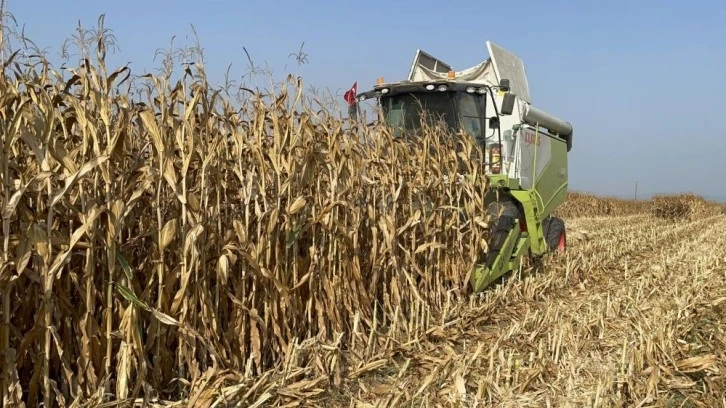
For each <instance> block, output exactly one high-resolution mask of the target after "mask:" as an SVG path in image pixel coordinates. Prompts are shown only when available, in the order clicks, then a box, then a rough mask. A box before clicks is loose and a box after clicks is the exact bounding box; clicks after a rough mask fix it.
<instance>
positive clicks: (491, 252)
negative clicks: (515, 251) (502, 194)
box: [485, 201, 522, 268]
mask: <svg viewBox="0 0 726 408" xmlns="http://www.w3.org/2000/svg"><path fill="white" fill-rule="evenodd" d="M487 214H488V215H490V216H491V218H490V227H489V242H488V246H489V248H488V250H487V253H486V257H485V262H486V265H487V267H488V268H491V267H492V266H493V265H494V261H495V260H496V259H497V256H499V252H500V251H501V249H502V245H504V240H505V239H506V238H507V235H508V234H509V231H511V230H512V228H513V227H514V221H515V220H516V219H521V218H522V216H521V212H520V211H519V209H518V208H517V206H516V205H515V204H514V203H512V202H510V201H500V202H496V203H492V204H490V205H489V207H488V208H487Z"/></svg>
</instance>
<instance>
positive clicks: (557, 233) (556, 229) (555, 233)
mask: <svg viewBox="0 0 726 408" xmlns="http://www.w3.org/2000/svg"><path fill="white" fill-rule="evenodd" d="M543 224H544V225H543V226H542V227H543V230H544V231H543V232H544V236H545V239H546V240H547V248H548V250H549V251H550V252H555V251H556V252H558V253H563V252H565V250H566V249H567V229H566V228H565V222H564V221H563V220H562V219H561V218H557V217H551V218H549V219H548V220H546V222H544V223H543Z"/></svg>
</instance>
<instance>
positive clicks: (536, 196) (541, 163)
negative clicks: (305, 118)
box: [346, 41, 572, 292]
mask: <svg viewBox="0 0 726 408" xmlns="http://www.w3.org/2000/svg"><path fill="white" fill-rule="evenodd" d="M486 44H487V49H488V51H489V58H488V59H487V60H485V61H483V62H482V63H480V64H478V65H475V66H473V67H471V68H469V69H466V70H463V71H454V70H453V69H452V67H451V66H450V65H448V64H445V63H443V62H442V61H440V60H438V59H436V58H434V57H432V56H431V55H429V54H427V53H425V52H423V51H421V50H418V51H417V52H416V56H415V58H414V61H413V65H412V66H411V70H410V72H409V75H408V80H406V81H400V82H393V83H385V82H384V81H383V78H379V79H378V81H377V85H376V86H375V87H374V88H373V89H372V90H370V91H368V92H363V93H360V94H357V95H355V91H354V90H352V92H351V93H349V94H348V95H346V96H347V98H346V99H348V100H349V103H350V104H351V108H352V109H353V110H355V109H356V108H357V105H358V102H362V101H365V100H373V99H374V100H375V101H376V102H377V106H378V111H379V119H380V120H381V121H382V122H384V123H385V124H386V125H389V126H391V127H393V128H394V129H399V130H402V131H404V132H405V131H414V132H415V131H416V130H417V129H420V127H421V120H420V118H421V114H422V113H423V112H422V108H423V110H424V111H425V114H426V115H431V114H433V115H434V116H438V115H442V116H443V119H444V122H445V123H446V124H447V126H448V127H449V128H450V129H451V130H453V131H458V130H459V129H462V128H463V130H465V131H467V132H468V133H470V134H472V135H473V137H474V138H475V139H476V140H477V141H478V143H479V145H480V146H481V147H482V148H483V149H484V151H485V152H486V154H485V157H486V159H485V161H486V163H485V166H484V170H485V176H486V177H487V178H488V180H489V183H490V186H491V187H490V191H489V193H488V195H487V198H486V202H487V203H488V206H487V212H488V214H489V215H491V221H490V231H491V234H490V241H489V243H488V246H489V249H488V251H487V254H486V256H485V257H483V259H481V260H480V261H479V262H477V266H476V268H475V269H474V271H472V276H471V286H472V289H473V291H474V292H481V291H482V290H484V289H485V288H486V287H488V286H489V285H490V284H491V283H492V282H494V281H495V280H497V279H498V278H499V277H501V276H503V275H504V274H506V273H508V272H510V271H513V270H516V269H518V268H519V266H520V264H521V261H522V258H523V257H524V256H525V254H529V255H530V256H531V257H533V258H539V257H541V256H543V255H544V254H546V253H547V252H550V251H560V252H561V251H564V250H565V246H566V231H565V224H564V222H563V221H562V219H560V218H556V217H553V216H552V213H553V212H554V210H555V209H556V208H557V207H558V206H559V205H561V204H562V203H563V202H564V201H565V199H566V196H567V186H568V182H567V180H568V173H567V170H568V168H567V154H568V153H569V151H570V149H571V148H572V125H570V123H568V122H566V121H564V120H562V119H559V118H557V117H555V116H553V115H550V114H548V113H546V112H544V111H542V110H540V109H538V108H536V107H534V106H533V105H532V100H531V98H530V95H529V85H528V83H527V77H526V75H525V71H524V64H523V62H522V60H521V59H520V58H519V57H518V56H516V55H514V54H512V53H510V52H508V51H507V50H505V49H503V48H501V47H499V46H497V45H495V44H493V43H492V42H490V41H487V43H486ZM353 95H355V99H353Z"/></svg>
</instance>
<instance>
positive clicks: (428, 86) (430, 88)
mask: <svg viewBox="0 0 726 408" xmlns="http://www.w3.org/2000/svg"><path fill="white" fill-rule="evenodd" d="M434 88H436V86H434V84H428V85H426V90H427V91H433V90H434Z"/></svg>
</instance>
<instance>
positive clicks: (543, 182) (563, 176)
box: [531, 132, 568, 220]
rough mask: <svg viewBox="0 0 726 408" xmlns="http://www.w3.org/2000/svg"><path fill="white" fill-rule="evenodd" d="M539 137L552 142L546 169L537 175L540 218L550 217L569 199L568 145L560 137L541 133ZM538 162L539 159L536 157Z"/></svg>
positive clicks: (536, 184)
mask: <svg viewBox="0 0 726 408" xmlns="http://www.w3.org/2000/svg"><path fill="white" fill-rule="evenodd" d="M539 137H542V138H548V139H549V140H550V143H549V145H550V159H549V162H548V163H547V164H546V165H545V167H544V169H542V171H541V172H540V173H539V174H537V175H536V179H535V180H536V181H535V185H534V189H532V190H531V191H533V192H534V193H535V197H536V207H537V208H538V218H539V220H543V219H545V218H547V217H549V216H550V215H551V214H552V213H553V212H554V210H555V209H556V208H557V207H559V206H560V205H562V203H564V202H565V200H566V199H567V186H568V181H567V180H568V177H567V176H568V175H567V171H568V168H567V164H568V163H567V144H566V143H565V141H564V140H562V139H560V138H559V137H555V136H550V135H547V134H543V133H541V132H540V133H539ZM535 160H537V157H535Z"/></svg>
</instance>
